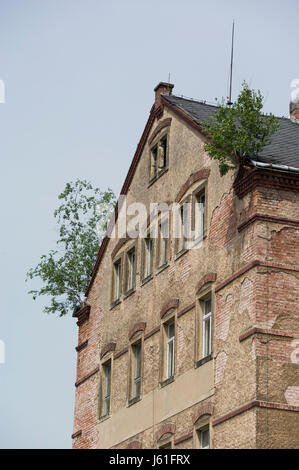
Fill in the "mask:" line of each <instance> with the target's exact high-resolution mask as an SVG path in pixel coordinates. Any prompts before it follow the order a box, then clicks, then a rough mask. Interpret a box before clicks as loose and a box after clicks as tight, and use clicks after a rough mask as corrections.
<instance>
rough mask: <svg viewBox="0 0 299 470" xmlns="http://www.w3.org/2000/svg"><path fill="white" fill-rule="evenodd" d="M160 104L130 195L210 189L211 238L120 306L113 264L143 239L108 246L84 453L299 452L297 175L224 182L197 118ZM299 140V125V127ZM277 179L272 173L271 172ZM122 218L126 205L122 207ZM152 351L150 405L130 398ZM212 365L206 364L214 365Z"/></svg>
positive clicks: (87, 314)
mask: <svg viewBox="0 0 299 470" xmlns="http://www.w3.org/2000/svg"><path fill="white" fill-rule="evenodd" d="M162 85H163V86H161V87H160V88H159V87H157V89H156V101H155V106H153V108H152V110H151V114H150V117H149V120H148V123H147V125H146V128H145V131H144V133H143V135H142V138H141V141H140V143H139V145H138V147H137V151H136V154H135V156H134V159H133V163H132V165H131V167H130V170H129V173H128V176H127V179H126V181H125V184H124V187H123V190H122V193H123V194H126V196H127V204H130V203H132V202H136V201H138V202H142V203H143V204H145V205H146V206H147V207H148V208H149V205H150V203H151V202H163V201H168V202H169V201H176V202H179V203H180V202H181V201H182V199H183V198H185V197H189V196H190V197H191V195H192V194H193V193H194V191H195V190H196V188H198V187H199V186H200V185H202V184H205V188H206V201H207V202H206V213H205V217H206V234H205V237H204V239H203V240H202V242H201V243H200V244H199V246H198V248H197V249H189V250H185V252H183V253H182V254H181V255H180V256H177V253H176V244H175V240H173V239H170V240H169V246H168V260H167V264H166V265H165V266H164V267H163V269H157V267H156V264H155V263H156V251H155V250H156V248H157V247H156V245H154V257H153V259H154V267H153V275H152V277H151V278H149V279H148V280H147V282H143V278H142V272H141V270H142V260H141V258H142V242H143V241H142V240H141V239H138V241H137V245H136V247H137V265H136V283H135V289H134V291H133V292H132V293H131V294H130V295H129V296H122V298H121V301H120V302H119V303H118V304H116V305H114V306H112V305H111V281H112V262H113V259H114V258H115V256H117V257H118V256H121V255H123V256H124V254H125V252H126V250H128V248H130V247H131V245H133V243H135V242H136V240H131V239H130V238H126V239H122V240H118V239H109V238H105V239H104V241H103V244H102V246H101V248H100V251H99V255H98V258H97V262H96V266H95V269H94V272H93V275H92V279H91V282H90V284H89V287H88V291H87V298H86V304H85V306H84V307H83V308H82V309H81V310H80V311H79V312H78V313H77V317H78V327H79V336H78V346H77V348H76V349H77V354H78V361H77V380H76V403H75V419H74V430H73V436H72V438H73V447H74V448H106V447H111V448H129V449H135V448H136V449H137V448H157V447H159V446H160V445H162V444H163V445H164V443H165V442H170V443H171V445H172V446H173V447H175V448H177V449H180V448H186V449H188V448H194V447H199V445H200V444H199V438H198V435H199V434H198V433H199V432H200V430H201V429H203V428H205V427H206V426H209V429H210V445H211V447H214V448H275V447H278V448H286V447H290V448H299V413H298V412H299V379H298V377H299V374H298V367H299V352H298V349H299V321H298V320H299V318H298V317H299V312H298V300H299V299H298V297H299V282H298V273H299V241H298V240H299V238H298V233H299V223H298V221H299V213H298V201H299V191H298V189H299V186H298V177H297V176H296V175H292V174H290V175H287V174H286V173H284V174H283V175H282V176H281V175H280V174H279V172H278V171H277V172H275V171H274V170H264V169H257V168H255V169H252V168H245V169H240V171H237V170H236V171H234V172H233V171H231V172H229V173H228V174H227V175H226V176H224V177H222V178H221V177H220V175H219V170H218V167H217V164H216V163H215V162H214V161H211V160H210V159H209V157H208V156H207V155H206V153H205V152H204V150H203V145H204V139H205V137H204V136H203V135H202V134H201V133H200V127H199V125H198V124H197V123H195V122H193V121H192V122H191V118H190V116H184V113H183V112H182V111H181V110H178V109H176V108H175V107H174V106H173V105H170V104H167V103H166V101H165V100H163V96H160V94H159V90H160V93H161V92H164V93H165V92H166V93H167V94H171V90H172V86H171V87H167V84H162ZM165 129H168V133H169V134H168V135H169V141H168V145H169V163H168V169H167V171H166V172H165V173H164V174H163V175H162V176H161V177H160V178H158V179H157V180H156V181H155V182H154V183H153V184H151V185H149V158H150V148H151V143H152V141H153V140H154V139H156V138H157V137H158V136H159V135H160V134H161V133H163V132H164V131H165ZM298 132H299V128H298ZM267 172H268V173H267ZM117 210H119V211H120V210H121V208H118V209H117ZM207 295H210V296H211V300H212V316H213V341H212V353H211V355H210V356H209V357H207V358H202V347H201V343H200V341H201V338H202V302H203V299H205V298H206V296H207ZM169 319H174V321H175V332H176V333H175V352H176V354H175V373H174V377H173V378H172V379H171V380H168V381H165V380H164V377H163V367H164V362H163V361H164V359H163V357H164V354H165V342H164V339H165V338H164V336H165V331H164V330H165V324H167V322H168V321H169ZM136 339H137V340H138V341H141V344H142V350H143V354H142V385H141V397H140V399H139V400H137V401H135V402H133V403H132V402H130V399H129V398H130V397H129V388H130V387H129V376H130V364H131V360H132V357H131V353H130V348H131V344H132V342H134V341H135V340H136ZM107 358H108V359H111V363H112V372H111V374H112V386H111V401H110V403H111V405H110V406H111V409H110V414H109V415H108V416H107V417H105V418H103V417H102V416H101V411H100V409H101V399H102V397H101V392H100V391H101V386H102V385H101V384H102V380H103V372H102V363H103V361H105V360H106V359H107ZM203 359H204V360H203Z"/></svg>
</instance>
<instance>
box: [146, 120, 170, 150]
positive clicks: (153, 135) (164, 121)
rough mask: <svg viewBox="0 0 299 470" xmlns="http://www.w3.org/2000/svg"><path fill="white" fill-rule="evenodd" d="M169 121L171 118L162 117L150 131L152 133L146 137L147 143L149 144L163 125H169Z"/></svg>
mask: <svg viewBox="0 0 299 470" xmlns="http://www.w3.org/2000/svg"><path fill="white" fill-rule="evenodd" d="M171 121H172V119H171V118H166V119H163V121H161V122H160V123H159V124H158V125H157V127H156V129H155V130H154V131H153V132H152V134H151V135H150V137H149V138H148V143H149V145H151V143H152V141H153V140H154V139H155V137H156V136H157V135H158V134H159V132H160V131H161V130H162V129H164V128H165V127H169V126H170V124H171Z"/></svg>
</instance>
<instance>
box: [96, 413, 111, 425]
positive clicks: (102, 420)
mask: <svg viewBox="0 0 299 470" xmlns="http://www.w3.org/2000/svg"><path fill="white" fill-rule="evenodd" d="M110 417H111V415H110V414H109V415H105V416H101V417H100V418H99V423H103V422H104V421H106V420H107V419H109V418H110Z"/></svg>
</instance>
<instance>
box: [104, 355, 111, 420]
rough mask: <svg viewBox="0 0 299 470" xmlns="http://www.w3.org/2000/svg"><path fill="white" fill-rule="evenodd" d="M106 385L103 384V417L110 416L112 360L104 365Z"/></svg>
mask: <svg viewBox="0 0 299 470" xmlns="http://www.w3.org/2000/svg"><path fill="white" fill-rule="evenodd" d="M103 372H104V374H103V375H104V384H103V416H108V415H109V414H110V395H111V360H110V361H108V362H106V364H104V365H103Z"/></svg>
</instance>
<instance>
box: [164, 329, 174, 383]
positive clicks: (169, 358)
mask: <svg viewBox="0 0 299 470" xmlns="http://www.w3.org/2000/svg"><path fill="white" fill-rule="evenodd" d="M165 329H166V379H169V378H171V377H173V376H174V353H175V351H174V350H175V343H174V341H175V326H174V320H172V321H171V322H169V323H168V324H166V325H165Z"/></svg>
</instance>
